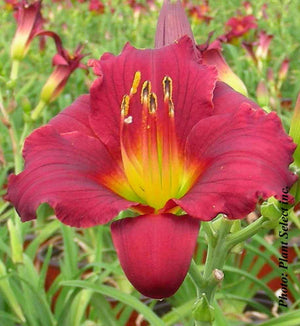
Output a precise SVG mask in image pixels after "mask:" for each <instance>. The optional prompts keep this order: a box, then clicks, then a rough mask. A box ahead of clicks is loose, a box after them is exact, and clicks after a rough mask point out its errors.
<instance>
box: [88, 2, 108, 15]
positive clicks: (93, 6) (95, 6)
mask: <svg viewBox="0 0 300 326" xmlns="http://www.w3.org/2000/svg"><path fill="white" fill-rule="evenodd" d="M89 11H92V12H94V13H96V14H98V15H100V14H103V13H104V11H105V6H104V4H103V3H102V2H101V1H99V0H90V3H89Z"/></svg>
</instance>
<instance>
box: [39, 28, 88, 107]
mask: <svg viewBox="0 0 300 326" xmlns="http://www.w3.org/2000/svg"><path fill="white" fill-rule="evenodd" d="M38 35H39V36H40V35H42V36H50V37H52V38H53V39H54V40H55V44H56V49H57V53H56V54H55V55H54V57H53V59H52V65H53V66H54V67H55V68H54V71H53V72H52V74H51V75H50V77H49V78H48V80H47V82H46V84H45V85H44V87H43V89H42V92H41V100H42V101H43V102H44V103H49V102H52V101H54V100H55V99H56V98H57V97H58V96H59V94H60V93H61V92H62V91H63V89H64V87H65V85H66V83H67V81H68V79H69V77H70V75H71V74H72V72H73V71H74V70H76V69H77V68H82V69H87V67H86V66H85V65H84V64H82V63H81V60H82V59H83V58H84V57H85V54H82V49H83V46H82V45H78V47H77V48H76V49H75V52H74V54H70V53H69V52H68V51H67V50H66V49H65V48H64V47H63V45H62V41H61V39H60V37H59V36H58V35H57V34H56V33H54V32H51V31H42V32H40V33H39V34H38Z"/></svg>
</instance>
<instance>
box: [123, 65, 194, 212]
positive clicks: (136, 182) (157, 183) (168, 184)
mask: <svg viewBox="0 0 300 326" xmlns="http://www.w3.org/2000/svg"><path fill="white" fill-rule="evenodd" d="M140 84H141V73H140V72H139V71H137V72H136V73H135V76H134V79H133V83H132V87H131V90H130V93H129V95H124V96H123V100H122V103H121V130H120V138H121V139H120V141H121V153H122V162H123V167H124V171H125V174H126V177H127V180H128V182H129V184H130V186H131V188H132V190H133V191H134V192H135V194H136V195H137V197H138V198H139V200H140V202H141V203H142V204H145V205H148V206H151V207H153V208H155V209H156V210H159V209H161V208H163V207H164V206H165V204H166V203H167V201H168V200H169V199H171V198H180V197H182V196H183V195H184V194H185V193H186V192H187V191H188V190H189V188H190V187H191V185H192V183H193V179H194V173H193V172H194V171H193V169H186V166H185V162H184V158H183V155H182V153H181V152H182V151H181V150H179V147H178V143H177V137H176V131H175V120H174V117H175V114H176V112H175V108H174V103H173V100H172V79H171V78H170V77H169V76H165V77H164V78H163V80H162V86H161V90H159V91H158V93H160V94H162V95H161V96H160V97H163V98H158V97H157V95H156V94H155V93H154V92H152V90H151V88H152V84H151V81H149V80H146V81H144V82H143V84H142V85H141V86H140ZM138 89H139V90H140V98H137V97H136V96H135V94H137V92H138ZM159 104H160V105H159ZM131 105H132V106H135V107H134V110H132V111H133V112H131ZM136 106H138V108H137V107H136ZM159 106H161V107H159ZM136 109H138V110H136ZM131 114H132V115H131ZM135 114H136V115H137V116H135ZM135 119H136V120H138V125H137V124H136V121H135Z"/></svg>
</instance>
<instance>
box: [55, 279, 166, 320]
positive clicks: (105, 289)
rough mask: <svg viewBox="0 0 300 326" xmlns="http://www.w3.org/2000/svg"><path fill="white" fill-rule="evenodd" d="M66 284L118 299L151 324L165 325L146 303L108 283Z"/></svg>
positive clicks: (76, 282) (73, 282)
mask: <svg viewBox="0 0 300 326" xmlns="http://www.w3.org/2000/svg"><path fill="white" fill-rule="evenodd" d="M61 284H62V285H64V286H73V287H80V288H84V289H91V290H93V291H94V292H97V293H101V294H103V295H106V296H109V297H111V298H114V299H116V300H119V301H121V302H123V303H125V304H127V305H129V306H131V307H133V308H134V309H135V310H137V311H138V312H139V313H141V314H142V315H143V316H144V317H145V319H146V320H148V321H149V323H150V324H151V325H155V326H165V324H164V322H163V321H162V320H161V319H160V318H159V317H158V316H157V315H156V314H155V313H154V312H153V311H152V310H151V309H149V308H148V307H147V306H146V305H145V304H143V303H142V302H141V301H139V300H138V299H136V298H135V297H133V296H131V295H129V294H125V293H122V292H120V291H119V290H117V289H115V288H112V287H110V286H107V285H102V284H101V285H99V284H94V283H91V282H89V281H64V282H62V283H61Z"/></svg>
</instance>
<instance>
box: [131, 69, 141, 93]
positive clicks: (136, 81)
mask: <svg viewBox="0 0 300 326" xmlns="http://www.w3.org/2000/svg"><path fill="white" fill-rule="evenodd" d="M140 81H141V72H140V71H137V72H136V73H135V74H134V78H133V82H132V86H131V89H130V95H134V94H135V93H136V92H137V89H138V87H139V85H140Z"/></svg>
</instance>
